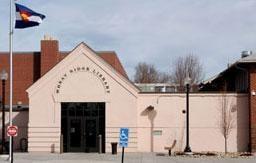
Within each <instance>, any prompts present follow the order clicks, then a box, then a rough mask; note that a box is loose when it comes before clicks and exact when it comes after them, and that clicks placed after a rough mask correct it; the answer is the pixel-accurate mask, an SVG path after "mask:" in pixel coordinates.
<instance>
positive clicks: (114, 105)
mask: <svg viewBox="0 0 256 163" xmlns="http://www.w3.org/2000/svg"><path fill="white" fill-rule="evenodd" d="M46 42H47V43H49V44H51V43H54V41H51V40H48V41H46ZM46 54H47V53H46ZM26 91H27V93H28V99H29V103H28V105H29V110H28V111H23V112H22V111H20V112H19V111H18V112H17V113H16V114H17V115H19V114H23V115H22V116H20V119H22V118H24V119H27V117H28V120H27V121H26V120H24V121H22V122H20V123H16V125H18V126H19V125H20V124H22V123H24V124H22V126H23V127H24V126H27V129H26V127H24V130H22V131H20V132H23V133H27V139H28V151H29V152H56V153H59V152H62V151H64V152H98V150H99V146H102V148H103V152H110V151H111V142H118V141H119V130H120V128H121V127H128V128H129V131H130V133H129V144H128V148H127V149H126V151H129V152H165V150H164V147H167V146H170V145H171V144H172V143H173V141H174V140H177V144H176V146H175V148H174V151H183V150H184V148H185V143H186V142H185V138H186V130H185V129H186V123H185V120H186V116H185V114H183V113H182V111H183V110H185V109H186V95H185V94H184V93H143V92H140V90H139V89H138V88H137V87H136V86H135V85H133V83H132V82H131V81H129V80H128V79H127V77H125V76H124V75H123V74H121V73H120V72H118V71H117V70H116V69H115V68H113V66H111V65H110V64H109V63H108V62H106V60H104V59H103V58H102V57H100V56H99V55H98V53H97V52H95V51H94V50H92V49H91V48H90V47H88V46H87V45H86V44H85V43H81V44H79V45H78V46H77V47H75V49H74V50H73V51H71V52H70V53H68V55H67V56H66V57H65V58H63V59H62V60H61V61H59V62H58V63H57V64H56V65H54V66H53V67H52V68H51V69H49V70H48V71H46V72H45V73H44V75H42V76H41V77H40V78H39V79H38V80H37V81H36V82H35V83H33V84H32V85H31V86H29V88H28V89H27V90H26ZM223 103H225V108H226V109H227V110H228V112H229V113H230V117H231V118H230V123H231V124H232V128H231V130H230V135H229V137H228V150H229V151H232V152H236V151H247V150H248V145H249V120H248V119H249V109H248V108H249V101H248V94H245V93H228V94H220V93H194V94H191V95H190V146H191V149H192V150H193V151H224V149H225V139H224V136H223V134H222V132H221V127H222V126H221V121H222V120H223V119H222V117H223V116H222V115H223V112H222V109H223ZM26 123H27V124H26ZM24 136H25V137H26V134H23V135H22V137H24ZM99 136H101V142H100V141H99ZM20 138H21V137H17V138H16V141H17V142H18V141H19V139H20ZM16 148H17V149H18V148H19V146H18V144H16ZM120 149H121V148H118V150H120Z"/></svg>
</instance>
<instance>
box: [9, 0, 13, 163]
mask: <svg viewBox="0 0 256 163" xmlns="http://www.w3.org/2000/svg"><path fill="white" fill-rule="evenodd" d="M12 6H13V0H10V32H9V51H10V108H9V122H10V126H12V93H13V69H12V68H13V67H12V62H13V61H12V59H13V57H12V55H13V54H12V53H13V11H12ZM12 147H13V146H12V137H11V136H10V139H9V161H12V154H11V153H12Z"/></svg>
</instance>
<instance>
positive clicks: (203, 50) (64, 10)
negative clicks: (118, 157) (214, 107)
mask: <svg viewBox="0 0 256 163" xmlns="http://www.w3.org/2000/svg"><path fill="white" fill-rule="evenodd" d="M0 2H1V5H0V12H1V15H0V25H1V28H0V42H1V43H0V51H7V50H8V29H9V0H0ZM17 2H19V3H20V4H23V5H26V6H28V7H30V8H31V9H33V10H35V11H37V12H39V13H43V14H44V15H46V19H45V21H44V22H43V24H41V25H40V26H39V27H36V28H29V29H24V30H15V34H14V50H15V51H34V50H35V51H38V50H39V49H40V40H41V39H42V38H43V36H44V35H45V34H47V35H51V36H53V37H54V38H56V39H58V40H59V43H60V49H61V50H63V51H64V50H65V51H66V50H72V49H73V48H74V47H75V46H76V45H77V44H78V43H80V42H82V41H84V42H85V43H87V44H88V45H89V46H90V47H91V48H93V49H95V50H114V51H116V52H117V54H118V56H119V58H120V60H121V62H122V63H123V65H124V67H125V69H126V71H127V72H128V75H129V77H130V78H132V76H133V74H134V67H135V66H136V64H137V63H138V62H140V61H145V62H148V63H151V64H154V65H155V66H156V68H157V69H159V70H161V71H165V72H170V71H171V64H172V62H173V60H174V59H175V58H176V57H178V56H182V55H186V54H190V53H193V54H195V55H198V56H199V57H200V59H201V62H202V63H203V65H204V69H205V78H208V77H211V76H212V75H215V74H216V73H218V72H220V71H222V70H223V69H225V68H226V66H227V64H228V63H229V62H234V61H235V60H237V59H239V58H240V53H241V51H243V50H252V51H254V52H256V37H255V35H256V12H255V11H256V1H255V0H157V1H156V0H73V1H70V0H54V1H53V0H48V1H47V0H18V1H17Z"/></svg>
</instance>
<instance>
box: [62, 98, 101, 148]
mask: <svg viewBox="0 0 256 163" xmlns="http://www.w3.org/2000/svg"><path fill="white" fill-rule="evenodd" d="M61 133H62V135H63V150H64V152H98V151H99V146H100V142H99V136H101V138H102V139H101V140H102V142H101V146H102V152H105V103H102V102H99V103H74V102H69V103H66V102H65V103H61Z"/></svg>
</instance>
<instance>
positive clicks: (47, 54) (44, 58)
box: [41, 40, 60, 76]
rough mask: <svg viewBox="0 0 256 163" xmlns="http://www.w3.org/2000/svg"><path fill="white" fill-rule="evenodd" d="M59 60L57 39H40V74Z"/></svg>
mask: <svg viewBox="0 0 256 163" xmlns="http://www.w3.org/2000/svg"><path fill="white" fill-rule="evenodd" d="M59 61H60V55H59V43H58V41H57V40H42V41H41V76H43V75H44V74H45V73H46V72H48V71H49V70H50V69H51V68H53V67H54V66H55V65H56V64H57V63H58V62H59Z"/></svg>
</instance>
